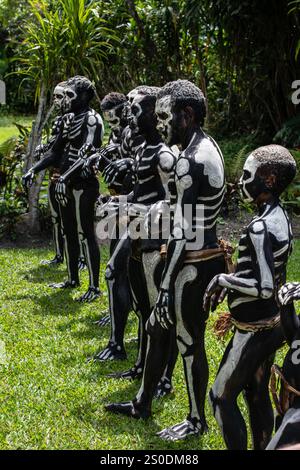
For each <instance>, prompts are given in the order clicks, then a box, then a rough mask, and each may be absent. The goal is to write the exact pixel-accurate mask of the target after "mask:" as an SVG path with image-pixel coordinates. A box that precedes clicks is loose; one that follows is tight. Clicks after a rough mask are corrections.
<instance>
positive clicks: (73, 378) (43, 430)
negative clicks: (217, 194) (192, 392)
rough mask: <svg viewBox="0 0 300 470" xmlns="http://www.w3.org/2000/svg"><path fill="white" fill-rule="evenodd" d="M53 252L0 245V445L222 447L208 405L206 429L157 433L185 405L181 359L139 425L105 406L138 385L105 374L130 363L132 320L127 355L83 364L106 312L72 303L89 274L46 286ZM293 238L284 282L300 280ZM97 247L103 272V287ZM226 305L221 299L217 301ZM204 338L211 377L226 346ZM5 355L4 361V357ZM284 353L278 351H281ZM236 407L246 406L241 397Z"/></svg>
mask: <svg viewBox="0 0 300 470" xmlns="http://www.w3.org/2000/svg"><path fill="white" fill-rule="evenodd" d="M52 254H53V253H52V252H51V250H50V248H49V250H47V249H34V248H32V249H2V250H1V251H0V282H1V286H2V288H1V293H0V296H1V298H0V306H1V321H0V340H1V341H2V342H3V343H0V346H1V345H2V346H3V345H4V346H5V354H4V351H3V348H2V351H1V348H0V352H1V354H0V360H1V362H4V363H3V364H1V365H0V376H1V385H0V448H1V449H145V450H149V449H155V450H160V449H195V450H196V449H222V448H224V445H223V442H222V438H221V435H220V432H219V430H218V427H217V425H216V422H215V420H214V418H213V417H212V414H211V412H210V409H209V406H208V405H207V417H208V422H209V433H208V434H206V435H205V436H204V437H202V438H200V439H199V438H191V439H190V440H188V441H186V442H179V443H165V442H163V441H161V440H160V439H159V438H158V437H156V436H155V433H156V432H157V431H159V430H160V429H162V428H163V427H166V426H168V425H171V424H174V423H176V422H180V421H181V420H183V419H184V418H185V416H186V414H187V410H188V403H187V394H186V390H185V383H184V378H183V372H182V365H181V360H180V359H179V360H178V362H177V366H176V370H175V376H174V389H175V393H174V394H173V395H172V396H171V397H169V398H166V399H160V400H156V401H155V403H154V407H153V419H151V420H148V421H147V422H141V421H136V420H130V419H128V418H125V417H119V416H116V415H110V414H108V413H106V412H105V411H104V410H103V405H104V404H105V403H108V402H111V401H119V400H120V401H122V400H123V401H124V400H128V399H130V398H133V397H134V394H135V392H136V391H137V389H138V386H139V384H138V383H137V382H128V381H118V380H116V379H108V378H107V377H106V374H108V373H109V372H111V371H118V370H124V369H126V368H128V367H129V366H131V365H132V364H133V361H134V359H135V354H136V348H137V344H136V342H135V340H134V339H135V337H136V335H137V322H136V318H135V315H134V314H131V315H130V317H129V322H128V326H127V332H126V348H127V352H128V360H127V361H123V362H112V363H97V362H87V359H88V358H89V357H90V356H92V355H93V354H94V353H95V352H96V351H97V350H99V349H100V348H103V347H104V346H105V345H106V343H107V340H108V336H109V326H107V327H104V328H102V329H101V328H99V327H98V326H96V325H95V324H94V322H95V321H96V320H97V319H98V318H99V316H100V315H101V312H103V311H105V310H106V309H107V296H106V295H104V296H103V298H102V300H101V301H96V302H94V303H92V304H91V305H81V304H79V303H77V302H74V300H73V299H74V298H75V297H76V296H78V294H79V292H80V293H82V292H84V289H85V288H86V287H87V273H86V272H84V273H83V274H82V286H81V288H80V289H76V290H75V291H60V290H52V289H51V288H49V287H48V286H47V285H48V284H49V283H50V282H52V281H60V280H62V279H63V278H64V276H65V269H64V267H60V268H51V267H45V266H41V265H39V262H40V260H41V259H44V258H48V257H49V256H51V255H52ZM299 256H300V242H297V243H296V247H295V251H294V254H293V257H292V260H291V262H290V265H289V279H291V280H297V279H298V280H299V279H300V275H299ZM106 259H107V255H106V253H105V250H104V254H103V259H102V261H103V262H102V266H101V279H102V282H101V284H102V289H103V290H104V292H106V291H105V285H104V278H103V273H104V267H105V261H106ZM223 307H224V308H226V306H223ZM215 318H216V314H214V315H213V316H212V317H211V318H210V320H209V325H208V330H207V337H206V344H207V352H208V359H209V366H210V383H211V382H212V381H213V378H214V376H215V374H216V370H217V367H218V364H219V361H220V358H221V356H222V352H223V351H224V347H225V343H223V342H218V341H217V339H216V338H215V336H214V335H213V333H212V322H213V320H214V319H215ZM5 356H6V361H5ZM277 360H278V361H281V360H282V352H281V353H280V358H277ZM241 405H242V406H243V410H244V412H246V410H245V406H244V403H243V401H242V399H241Z"/></svg>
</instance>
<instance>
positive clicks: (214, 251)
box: [160, 245, 225, 263]
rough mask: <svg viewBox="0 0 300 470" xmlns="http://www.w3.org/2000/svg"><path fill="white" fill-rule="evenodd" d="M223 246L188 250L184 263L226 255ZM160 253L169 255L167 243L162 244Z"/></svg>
mask: <svg viewBox="0 0 300 470" xmlns="http://www.w3.org/2000/svg"><path fill="white" fill-rule="evenodd" d="M224 254H225V252H224V250H223V248H208V249H207V250H196V251H186V252H185V259H184V263H198V262H200V261H207V260H209V259H214V258H218V257H219V256H224ZM160 255H161V256H162V257H165V256H166V255H167V245H161V247H160Z"/></svg>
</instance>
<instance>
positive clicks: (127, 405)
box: [105, 314, 175, 419]
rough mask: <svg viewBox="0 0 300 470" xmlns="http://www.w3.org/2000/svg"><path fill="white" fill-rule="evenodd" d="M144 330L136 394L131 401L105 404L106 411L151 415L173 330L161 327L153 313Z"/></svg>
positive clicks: (132, 414)
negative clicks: (145, 337) (143, 353)
mask: <svg viewBox="0 0 300 470" xmlns="http://www.w3.org/2000/svg"><path fill="white" fill-rule="evenodd" d="M146 330H147V333H148V342H147V353H146V361H145V367H144V372H143V378H142V382H141V386H140V389H139V391H138V394H137V395H136V397H135V399H134V400H133V401H128V402H123V403H111V404H109V405H107V406H106V407H105V409H106V410H107V411H110V412H112V413H119V414H123V415H126V416H129V417H132V418H142V419H146V418H148V417H149V416H150V415H151V405H152V400H153V397H154V394H155V391H156V389H157V385H158V383H159V380H160V378H161V377H162V375H163V372H164V370H165V368H166V363H167V360H168V357H169V348H170V341H171V335H172V332H173V333H174V331H175V330H174V329H171V330H165V329H163V328H162V327H161V326H160V324H159V323H158V322H157V321H156V319H155V316H154V314H151V316H150V318H149V320H148V322H147V326H146Z"/></svg>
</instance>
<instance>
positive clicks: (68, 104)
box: [62, 86, 78, 113]
mask: <svg viewBox="0 0 300 470" xmlns="http://www.w3.org/2000/svg"><path fill="white" fill-rule="evenodd" d="M77 98H78V95H77V93H76V91H75V90H74V89H73V88H71V87H68V86H67V87H65V88H64V99H63V101H62V108H63V111H64V112H65V113H69V112H71V111H72V110H73V107H74V104H75V102H76V100H77Z"/></svg>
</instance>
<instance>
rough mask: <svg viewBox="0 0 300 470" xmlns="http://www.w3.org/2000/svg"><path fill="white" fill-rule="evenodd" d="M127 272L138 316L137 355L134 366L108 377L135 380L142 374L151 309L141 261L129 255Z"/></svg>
mask: <svg viewBox="0 0 300 470" xmlns="http://www.w3.org/2000/svg"><path fill="white" fill-rule="evenodd" d="M128 274H129V282H130V287H131V292H132V298H133V308H134V310H135V313H136V314H137V315H138V318H139V341H138V356H137V359H136V361H135V364H134V366H133V367H131V368H130V369H129V370H126V371H124V372H119V373H116V374H110V375H109V377H114V378H120V379H129V380H135V379H140V378H141V377H142V374H143V368H144V363H145V357H146V348H147V333H146V322H147V320H148V318H149V317H150V313H151V309H150V303H149V297H148V291H147V283H146V278H145V274H144V270H143V264H142V262H141V261H137V260H136V259H134V258H132V257H131V258H130V259H129V269H128Z"/></svg>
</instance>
